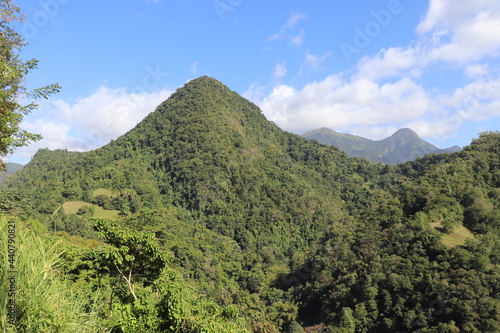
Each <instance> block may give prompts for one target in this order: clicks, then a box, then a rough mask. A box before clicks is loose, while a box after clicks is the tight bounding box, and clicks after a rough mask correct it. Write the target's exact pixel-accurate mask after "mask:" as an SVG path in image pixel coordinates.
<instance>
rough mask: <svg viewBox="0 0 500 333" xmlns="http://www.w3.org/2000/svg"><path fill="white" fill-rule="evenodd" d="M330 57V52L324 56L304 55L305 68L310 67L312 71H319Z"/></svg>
mask: <svg viewBox="0 0 500 333" xmlns="http://www.w3.org/2000/svg"><path fill="white" fill-rule="evenodd" d="M331 55H332V52H331V51H329V52H327V53H326V54H324V55H322V56H319V55H316V54H312V53H308V54H306V60H305V62H304V64H305V65H306V66H309V67H312V68H314V69H320V67H321V65H322V64H323V62H325V61H326V59H328V58H329V57H330V56H331Z"/></svg>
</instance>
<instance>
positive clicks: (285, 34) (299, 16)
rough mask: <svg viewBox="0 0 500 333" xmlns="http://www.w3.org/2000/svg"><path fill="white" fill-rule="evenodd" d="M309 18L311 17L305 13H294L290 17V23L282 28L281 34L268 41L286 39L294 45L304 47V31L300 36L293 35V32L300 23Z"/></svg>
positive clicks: (271, 37)
mask: <svg viewBox="0 0 500 333" xmlns="http://www.w3.org/2000/svg"><path fill="white" fill-rule="evenodd" d="M307 18H309V17H308V16H307V15H305V14H303V13H300V12H296V13H293V14H292V15H290V18H289V19H288V21H287V22H286V23H285V24H284V25H283V26H281V29H280V32H279V33H276V34H274V35H272V36H270V37H268V38H267V41H268V42H271V41H277V40H281V39H284V38H286V39H288V40H289V41H290V43H291V44H292V45H295V46H298V45H302V44H303V43H304V36H305V32H304V30H301V31H300V33H298V34H296V33H293V30H294V28H295V26H296V25H297V23H298V22H299V21H301V20H304V19H307Z"/></svg>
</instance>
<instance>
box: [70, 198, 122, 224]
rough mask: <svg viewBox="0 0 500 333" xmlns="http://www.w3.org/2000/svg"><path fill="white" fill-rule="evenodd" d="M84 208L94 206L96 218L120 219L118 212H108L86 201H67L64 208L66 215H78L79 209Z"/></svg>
mask: <svg viewBox="0 0 500 333" xmlns="http://www.w3.org/2000/svg"><path fill="white" fill-rule="evenodd" d="M82 206H92V207H94V208H95V213H94V217H96V218H102V219H110V220H116V219H117V218H118V214H120V212H119V211H117V210H106V209H103V208H102V207H100V206H97V205H93V204H90V203H88V202H85V201H66V202H65V203H64V204H63V205H62V207H63V208H64V212H65V213H66V214H76V212H78V209H80V207H82Z"/></svg>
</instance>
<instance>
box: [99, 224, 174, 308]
mask: <svg viewBox="0 0 500 333" xmlns="http://www.w3.org/2000/svg"><path fill="white" fill-rule="evenodd" d="M93 227H94V230H95V231H97V232H98V235H99V236H100V237H101V238H103V239H104V240H105V241H106V242H107V243H108V244H110V245H112V247H107V248H104V249H102V250H100V251H96V253H95V259H96V261H97V262H99V263H100V264H101V265H102V266H103V267H107V269H108V270H109V271H110V272H113V271H115V272H117V273H118V275H119V276H121V277H122V278H123V280H124V281H125V282H126V283H127V286H128V289H129V291H130V293H131V294H132V296H133V297H134V300H137V294H136V291H135V289H136V288H135V282H136V281H142V282H143V283H145V284H148V283H149V284H151V283H152V282H153V281H154V280H156V279H157V278H158V276H159V274H160V272H161V270H162V269H163V268H164V267H165V265H166V264H167V258H166V257H165V256H164V255H162V253H161V252H160V250H159V248H158V246H157V245H156V244H155V243H154V242H153V236H152V235H148V234H146V233H138V232H129V231H126V230H124V229H123V228H120V227H119V226H118V225H117V224H115V223H112V222H108V221H106V220H102V219H95V220H94V221H93Z"/></svg>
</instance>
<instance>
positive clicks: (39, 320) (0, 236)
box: [0, 216, 105, 333]
mask: <svg viewBox="0 0 500 333" xmlns="http://www.w3.org/2000/svg"><path fill="white" fill-rule="evenodd" d="M10 219H11V218H10V217H8V216H1V217H0V265H1V267H0V268H1V269H0V332H2V333H4V332H44V333H45V332H61V333H66V332H84V333H85V332H89V333H90V332H92V333H93V332H104V331H105V330H104V329H103V328H101V327H100V320H99V318H98V317H97V315H96V313H95V311H93V309H92V304H93V303H94V302H93V301H92V300H91V299H89V296H87V297H86V296H84V295H78V294H76V293H74V292H72V291H71V288H70V286H69V284H68V283H67V282H65V281H64V279H63V278H62V277H61V276H60V272H59V271H58V270H57V263H58V261H59V260H60V256H61V254H62V253H63V250H62V249H61V246H60V244H59V243H58V242H54V241H53V240H49V239H47V238H44V237H43V236H37V235H35V234H34V233H33V232H32V231H30V230H29V228H27V227H26V226H25V225H24V224H22V223H21V222H17V223H16V232H15V238H14V239H15V243H14V245H15V252H16V258H15V262H14V265H15V273H13V274H12V273H9V271H10V268H11V267H10V266H9V261H8V259H9V257H8V239H9V238H8V234H9V232H8V222H9V220H10ZM11 229H12V228H11ZM11 233H12V232H11ZM11 237H12V236H11ZM47 237H48V236H47ZM11 251H12V248H11ZM11 276H15V282H16V293H15V299H16V309H15V314H16V326H15V327H12V326H11V325H9V322H8V310H7V305H8V301H9V294H8V290H9V287H10V281H9V280H7V279H8V277H11Z"/></svg>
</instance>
